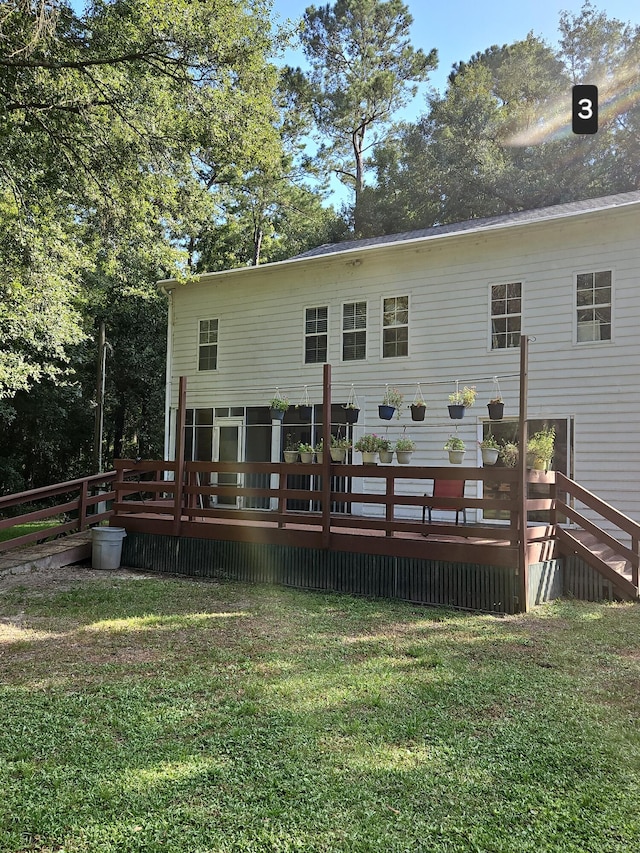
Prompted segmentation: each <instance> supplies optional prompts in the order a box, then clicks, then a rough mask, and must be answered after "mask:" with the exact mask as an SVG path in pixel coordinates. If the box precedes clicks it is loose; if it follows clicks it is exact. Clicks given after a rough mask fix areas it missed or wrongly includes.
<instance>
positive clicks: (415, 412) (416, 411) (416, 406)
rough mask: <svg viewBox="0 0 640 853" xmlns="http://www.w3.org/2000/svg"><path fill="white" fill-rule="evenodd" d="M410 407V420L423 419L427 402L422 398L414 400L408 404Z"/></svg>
mask: <svg viewBox="0 0 640 853" xmlns="http://www.w3.org/2000/svg"><path fill="white" fill-rule="evenodd" d="M409 408H410V409H411V420H412V421H423V420H424V416H425V414H426V411H427V404H426V403H425V401H424V400H414V401H413V403H412V404H411V405H410V406H409Z"/></svg>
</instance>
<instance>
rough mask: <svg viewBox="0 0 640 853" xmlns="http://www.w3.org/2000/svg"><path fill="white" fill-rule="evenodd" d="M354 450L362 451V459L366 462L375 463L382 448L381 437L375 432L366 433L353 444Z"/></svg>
mask: <svg viewBox="0 0 640 853" xmlns="http://www.w3.org/2000/svg"><path fill="white" fill-rule="evenodd" d="M353 447H354V450H357V451H358V452H359V453H362V461H363V462H364V463H374V462H375V461H376V457H377V455H378V450H379V448H380V437H379V436H377V435H376V434H375V433H366V434H365V435H362V436H360V438H359V439H358V440H357V441H356V443H355V444H354V445H353Z"/></svg>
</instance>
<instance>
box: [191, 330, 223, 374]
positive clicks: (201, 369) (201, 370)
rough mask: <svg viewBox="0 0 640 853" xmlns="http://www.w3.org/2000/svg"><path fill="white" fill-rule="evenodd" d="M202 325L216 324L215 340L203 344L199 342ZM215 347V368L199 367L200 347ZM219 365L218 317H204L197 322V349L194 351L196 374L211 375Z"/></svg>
mask: <svg viewBox="0 0 640 853" xmlns="http://www.w3.org/2000/svg"><path fill="white" fill-rule="evenodd" d="M203 323H215V324H216V339H215V341H208V342H206V343H203V342H202V341H201V340H200V337H201V335H202V324H203ZM209 346H215V348H216V366H215V367H200V350H201V348H202V347H209ZM219 364H220V320H219V318H218V317H206V318H204V319H202V320H198V348H197V351H196V368H197V372H198V373H213V372H215V371H217V370H218V367H219Z"/></svg>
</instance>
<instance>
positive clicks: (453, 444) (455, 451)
mask: <svg viewBox="0 0 640 853" xmlns="http://www.w3.org/2000/svg"><path fill="white" fill-rule="evenodd" d="M444 449H445V450H446V451H447V453H448V454H449V462H451V464H452V465H461V464H462V460H463V459H464V454H465V452H466V449H467V446H466V444H465V443H464V441H463V440H462V439H461V438H458V436H457V435H450V436H449V438H448V439H447V440H446V442H445V445H444Z"/></svg>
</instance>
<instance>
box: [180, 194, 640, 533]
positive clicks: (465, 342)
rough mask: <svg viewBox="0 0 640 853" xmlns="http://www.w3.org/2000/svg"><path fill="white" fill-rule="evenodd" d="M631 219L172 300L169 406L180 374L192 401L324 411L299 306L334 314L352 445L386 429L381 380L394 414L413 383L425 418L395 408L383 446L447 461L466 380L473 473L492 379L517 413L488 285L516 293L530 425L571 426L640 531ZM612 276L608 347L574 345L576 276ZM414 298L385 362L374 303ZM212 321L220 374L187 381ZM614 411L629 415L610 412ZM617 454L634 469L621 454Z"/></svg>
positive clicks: (578, 469) (492, 239)
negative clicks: (458, 393)
mask: <svg viewBox="0 0 640 853" xmlns="http://www.w3.org/2000/svg"><path fill="white" fill-rule="evenodd" d="M639 224H640V212H638V210H637V206H635V205H634V206H629V207H626V208H622V209H611V210H608V211H602V212H599V213H591V214H588V215H582V216H576V217H573V218H566V219H564V220H562V221H561V222H557V221H556V222H546V223H545V222H541V223H535V224H529V225H521V226H517V227H510V228H508V229H504V230H495V231H488V232H486V233H474V234H466V235H465V234H460V235H455V236H448V237H446V238H443V239H438V240H428V241H424V242H422V243H412V244H407V245H395V246H388V247H380V246H378V247H375V248H367V249H363V250H362V251H361V252H360V253H358V254H357V255H354V254H349V255H342V256H341V255H338V256H334V257H325V258H322V257H319V258H311V259H307V260H300V261H296V262H290V263H286V264H274V265H267V266H265V267H262V268H257V269H255V268H254V269H247V270H241V271H239V270H235V271H232V272H230V273H219V274H214V275H212V276H210V277H204V278H203V279H202V280H201V281H200V282H199V283H196V284H189V285H187V286H184V287H183V286H177V287H176V288H175V289H174V297H173V298H174V331H173V340H172V353H173V364H172V366H171V375H172V388H173V405H175V402H176V392H177V384H178V377H179V376H180V375H186V376H187V377H188V405H189V406H194V407H205V406H240V405H245V406H259V405H265V406H266V405H267V404H268V401H269V399H270V397H271V396H272V394H273V392H274V390H275V388H276V387H278V388H279V389H280V391H281V392H282V393H283V394H285V395H287V396H288V397H289V398H290V400H291V401H292V403H295V402H297V401H298V399H299V398H300V395H301V393H302V389H303V386H304V385H308V386H309V394H310V397H311V398H312V401H313V402H316V403H318V402H320V400H321V383H322V366H321V365H305V364H304V363H303V360H304V308H305V307H307V306H319V305H328V306H329V334H328V360H329V361H330V362H331V364H332V374H333V384H334V388H333V399H334V402H344V401H346V399H347V396H348V393H349V388H350V386H351V383H354V385H355V388H356V392H357V394H358V397H359V400H360V403H361V405H362V406H363V411H362V413H361V416H360V420H359V423H358V434H361V433H362V432H365V431H373V432H377V433H382V432H384V429H385V422H382V421H380V420H379V418H378V415H377V405H378V403H379V402H380V401H381V399H382V395H383V393H384V388H385V383H389V384H391V385H397V386H398V387H400V388H401V390H403V392H404V394H405V405H406V406H408V405H409V404H410V403H411V400H412V399H413V395H414V392H415V389H416V384H417V383H418V382H420V383H421V387H422V391H423V393H424V396H425V399H426V401H427V406H428V408H427V416H426V420H425V422H424V423H422V424H413V423H412V422H411V419H410V415H409V413H408V411H407V410H406V409H405V410H404V412H403V417H402V419H401V421H399V422H398V421H397V420H394V421H392V422H391V423H390V426H389V433H390V436H391V437H394V438H395V437H398V436H399V435H400V434H401V432H402V427H403V426H407V434H410V435H411V436H412V437H413V438H414V439H415V440H416V441H417V442H418V450H417V452H416V454H415V456H414V461H415V462H416V463H418V464H442V463H446V457H445V454H444V451H443V450H442V445H443V444H444V441H445V440H446V438H447V436H448V435H449V433H450V432H452V431H453V422H452V421H450V420H449V418H448V415H447V409H446V405H447V402H448V394H449V393H451V392H452V391H453V390H454V381H455V380H456V379H459V380H460V382H461V383H467V384H476V386H477V388H478V401H477V403H476V406H475V408H473V409H471V410H470V411H468V412H467V414H466V416H465V418H464V420H463V421H462V422H460V426H459V429H458V432H459V434H460V435H461V437H462V438H463V439H464V440H465V442H466V443H467V456H466V462H467V464H471V465H475V464H476V460H477V456H476V452H475V448H476V438H477V424H478V422H479V419H482V418H485V417H486V415H487V410H486V405H485V404H486V402H487V401H488V400H489V398H490V397H491V396H492V392H493V383H492V381H491V377H493V376H494V375H498V376H499V377H500V386H501V390H502V393H503V396H504V398H505V401H506V410H505V415H506V416H510V415H511V416H515V415H517V410H518V370H519V351H518V350H517V349H506V350H505V349H502V350H497V351H493V352H492V351H491V350H490V349H489V346H490V341H489V335H488V329H489V325H488V324H489V319H488V318H489V307H488V300H489V285H490V284H496V283H507V282H510V281H521V282H522V285H523V311H522V322H523V332H524V333H526V334H528V335H529V336H533V337H534V338H535V340H534V341H532V342H531V344H530V348H529V350H530V358H529V401H528V402H529V417H530V418H545V417H553V418H556V417H565V416H572V417H575V435H576V440H575V468H574V474H575V477H576V479H577V480H578V481H580V482H581V483H582V484H583V485H584V486H586V487H587V488H589V489H591V490H592V491H595V492H596V493H597V494H599V495H600V496H601V497H603V498H604V499H605V500H608V501H610V502H611V503H613V504H614V505H615V506H617V507H618V508H620V509H621V510H622V511H624V512H626V513H628V514H629V515H631V516H632V517H634V518H636V519H637V520H640V489H639V488H638V482H639V481H640V449H639V448H638V445H637V442H636V441H635V426H636V423H637V422H638V418H639V417H640V393H639V389H638V379H639V362H638V328H639V327H640V322H639V321H640V296H639V293H640V288H639V285H640V282H639V273H638V270H639V269H640V263H639V262H640V247H639V242H638V235H639V227H638V226H639ZM604 269H611V270H612V272H613V301H614V320H613V337H614V339H613V341H612V342H610V343H609V342H603V343H594V344H580V345H576V344H575V343H574V334H575V329H574V326H575V323H574V313H575V293H574V288H575V273H576V272H578V271H587V270H604ZM403 295H408V296H409V298H410V311H411V313H410V343H409V347H410V356H409V357H408V358H395V359H383V358H382V357H381V337H382V316H381V315H382V299H383V298H384V297H385V296H403ZM364 299H366V300H367V302H368V323H367V335H368V338H367V354H368V357H367V360H366V361H364V362H362V361H353V362H342V361H341V323H342V305H343V303H344V302H352V301H353V302H355V301H361V300H364ZM209 318H218V319H219V321H220V326H219V350H218V369H217V370H216V371H209V372H201V373H199V372H198V371H197V334H198V321H199V320H201V319H209ZM620 403H623V405H624V414H623V415H620V414H618V412H617V411H615V410H614V409H613V408H612V407H613V406H614V405H618V404H620ZM618 445H623V446H625V450H626V451H627V452H630V457H629V456H627V457H626V458H624V459H622V457H618V450H619V448H618Z"/></svg>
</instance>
